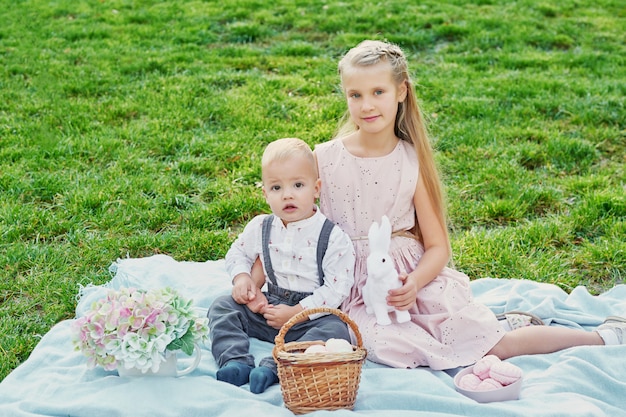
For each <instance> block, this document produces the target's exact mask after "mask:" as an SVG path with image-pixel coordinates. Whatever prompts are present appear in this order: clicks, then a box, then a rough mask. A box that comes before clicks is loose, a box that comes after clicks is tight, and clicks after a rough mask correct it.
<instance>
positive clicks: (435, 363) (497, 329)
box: [315, 139, 504, 370]
mask: <svg viewBox="0 0 626 417" xmlns="http://www.w3.org/2000/svg"><path fill="white" fill-rule="evenodd" d="M315 154H316V157H317V163H318V168H319V171H320V178H321V180H322V191H321V195H320V209H321V211H322V213H324V214H325V215H326V216H327V217H328V218H330V219H331V220H332V221H334V222H335V223H336V224H337V225H338V226H340V227H341V228H342V229H343V230H344V231H345V232H346V233H348V234H349V235H350V236H351V237H352V239H353V243H354V246H355V250H356V255H357V256H356V265H355V283H354V286H353V287H352V291H351V294H350V296H349V298H348V299H347V300H346V301H345V302H344V304H343V305H342V309H343V310H344V311H345V312H346V313H348V315H349V316H350V318H351V319H352V320H354V321H355V323H356V324H357V325H358V326H359V331H360V332H361V335H362V337H363V344H364V347H365V348H366V349H367V352H368V359H370V360H372V361H374V362H378V363H382V364H385V365H389V366H392V367H396V368H415V367H418V366H428V367H430V368H432V369H435V370H441V369H451V368H456V367H459V366H466V365H470V364H473V363H474V362H476V361H477V360H479V359H480V358H482V357H483V356H484V355H485V354H486V353H487V352H488V351H489V350H490V349H491V348H492V347H493V346H494V345H495V344H496V343H497V342H498V341H499V340H500V339H501V338H502V336H503V335H504V330H503V329H502V326H501V325H500V324H499V323H498V321H497V319H496V317H495V315H494V314H493V313H492V312H491V310H489V309H488V308H487V307H486V306H483V305H480V304H476V303H474V302H473V300H472V294H471V290H470V286H469V278H468V277H467V275H465V274H463V273H461V272H459V271H455V270H453V269H450V268H447V267H446V268H444V269H443V270H442V271H441V273H440V275H439V276H438V277H437V278H435V279H434V280H433V281H432V282H431V283H430V284H428V285H427V286H425V287H424V288H422V289H421V290H420V292H419V293H418V294H417V305H416V307H414V308H413V309H412V310H411V311H410V313H411V321H410V322H406V323H402V324H399V323H397V322H396V320H395V317H394V315H393V313H392V314H391V315H390V317H391V319H392V324H390V325H388V326H380V325H378V324H377V323H376V318H375V316H374V315H369V314H367V313H366V312H365V305H364V304H363V298H362V295H361V288H362V287H363V285H364V283H365V280H366V278H367V266H366V259H367V256H368V254H369V244H368V240H367V232H368V230H369V227H370V225H371V224H372V222H374V221H376V222H380V219H381V217H382V216H383V215H385V214H386V215H387V217H389V220H390V221H391V224H392V227H393V231H394V232H396V231H401V230H409V229H411V228H412V227H413V226H414V223H415V215H414V212H415V208H414V205H413V196H414V194H415V187H416V184H417V177H418V162H417V156H416V155H415V150H414V148H413V147H412V145H411V144H409V143H408V142H406V141H400V142H399V143H398V145H397V146H396V147H395V149H394V150H393V151H392V152H391V153H389V154H388V155H385V156H383V157H376V158H360V157H356V156H354V155H352V154H351V153H349V152H348V150H347V149H346V148H345V147H344V145H343V143H342V141H341V140H339V139H336V140H331V141H329V142H326V143H323V144H320V145H317V146H316V148H315ZM423 253H424V249H423V246H422V244H421V243H420V242H418V241H417V240H415V239H413V238H410V237H404V236H395V237H393V238H392V241H391V248H390V254H391V256H392V257H393V259H394V262H395V266H396V269H397V270H398V272H407V273H408V272H410V271H412V270H413V269H414V268H415V266H416V265H417V263H418V262H419V260H420V258H421V256H422V254H423Z"/></svg>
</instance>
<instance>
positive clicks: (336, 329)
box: [207, 293, 350, 374]
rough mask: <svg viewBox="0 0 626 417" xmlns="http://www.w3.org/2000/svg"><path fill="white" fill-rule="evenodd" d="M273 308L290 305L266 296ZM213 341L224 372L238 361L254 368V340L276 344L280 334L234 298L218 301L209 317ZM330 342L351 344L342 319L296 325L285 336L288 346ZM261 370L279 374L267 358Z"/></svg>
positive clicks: (269, 357) (274, 297) (213, 347)
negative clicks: (252, 344) (231, 362)
mask: <svg viewBox="0 0 626 417" xmlns="http://www.w3.org/2000/svg"><path fill="white" fill-rule="evenodd" d="M265 296H266V297H267V301H268V303H269V304H274V305H276V304H286V303H285V302H284V299H283V298H281V297H278V296H275V295H272V294H269V293H265ZM207 316H208V318H209V328H210V337H211V352H212V353H213V357H214V358H215V360H216V361H217V365H218V366H219V367H220V368H221V367H222V366H224V365H225V364H226V363H228V362H229V361H237V362H242V363H245V364H247V365H248V366H251V367H254V365H255V363H254V357H253V356H252V355H251V354H250V340H249V339H250V337H255V338H257V339H259V340H263V341H266V342H272V343H274V338H275V337H276V335H278V330H277V329H274V328H273V327H271V326H269V325H268V324H267V322H266V320H265V318H264V317H263V315H261V314H257V313H253V312H252V311H250V309H248V307H246V306H245V305H242V304H237V302H236V301H235V300H234V299H233V297H232V296H230V295H224V296H221V297H218V298H217V299H216V300H215V301H214V302H213V304H212V305H211V307H210V308H209V312H208V314H207ZM330 338H336V339H345V340H348V341H350V333H349V332H348V325H347V324H346V323H344V321H343V320H341V319H340V318H339V317H338V316H336V315H334V314H328V315H324V316H321V317H319V318H317V319H315V320H307V321H304V322H301V323H298V324H295V325H294V326H293V327H291V328H290V329H289V331H288V332H287V333H286V335H285V343H288V342H294V341H311V340H322V341H326V340H328V339H330ZM259 365H260V366H266V367H268V368H270V369H271V370H272V371H273V372H274V373H276V374H277V366H276V363H275V362H274V358H273V357H272V356H268V357H266V358H263V359H262V360H261V361H260V363H259Z"/></svg>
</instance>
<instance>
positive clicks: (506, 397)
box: [454, 366, 523, 403]
mask: <svg viewBox="0 0 626 417" xmlns="http://www.w3.org/2000/svg"><path fill="white" fill-rule="evenodd" d="M473 370H474V367H473V366H469V367H467V368H465V369H463V370H462V371H460V372H459V373H458V374H456V375H455V377H454V386H455V388H456V390H457V391H458V392H460V393H461V394H463V395H465V396H466V397H469V398H471V399H472V400H475V401H478V402H479V403H490V402H493V401H510V400H517V399H519V394H520V392H521V391H522V379H523V376H522V377H521V378H520V379H518V380H517V381H515V382H514V383H512V384H510V385H506V386H504V387H502V388H498V389H494V390H489V391H473V390H467V389H463V388H461V387H459V381H460V380H461V378H463V375H467V374H469V373H471V372H473Z"/></svg>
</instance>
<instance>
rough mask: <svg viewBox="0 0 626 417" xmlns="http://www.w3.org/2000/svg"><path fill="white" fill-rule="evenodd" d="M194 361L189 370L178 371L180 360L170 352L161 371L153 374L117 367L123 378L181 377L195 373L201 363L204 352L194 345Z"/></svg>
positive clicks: (149, 370)
mask: <svg viewBox="0 0 626 417" xmlns="http://www.w3.org/2000/svg"><path fill="white" fill-rule="evenodd" d="M193 357H194V360H193V363H192V364H191V365H189V366H188V367H187V368H185V369H182V370H179V369H178V358H177V356H176V352H170V353H169V354H168V355H166V358H165V361H163V362H161V364H160V366H159V369H158V370H157V371H156V372H153V371H152V370H151V369H148V370H147V371H146V372H142V371H141V369H138V368H126V367H124V365H121V364H120V365H119V366H118V367H117V373H118V375H119V376H121V377H138V376H168V377H179V376H183V375H187V374H188V373H190V372H193V371H194V370H195V369H196V368H197V367H198V364H199V363H200V359H201V357H202V352H201V350H200V346H198V344H195V345H194V356H193Z"/></svg>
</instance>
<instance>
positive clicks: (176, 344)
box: [167, 328, 194, 356]
mask: <svg viewBox="0 0 626 417" xmlns="http://www.w3.org/2000/svg"><path fill="white" fill-rule="evenodd" d="M177 349H180V350H182V351H183V352H185V354H187V355H188V356H191V355H193V349H194V342H193V331H192V330H191V328H189V330H187V332H186V333H185V334H184V335H183V336H182V337H180V338H178V339H176V340H172V342H171V343H170V344H169V345H167V350H177Z"/></svg>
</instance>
